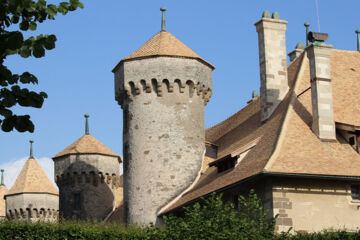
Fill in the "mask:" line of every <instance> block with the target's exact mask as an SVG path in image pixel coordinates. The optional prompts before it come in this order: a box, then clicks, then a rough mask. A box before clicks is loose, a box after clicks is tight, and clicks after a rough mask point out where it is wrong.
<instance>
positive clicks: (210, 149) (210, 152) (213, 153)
mask: <svg viewBox="0 0 360 240" xmlns="http://www.w3.org/2000/svg"><path fill="white" fill-rule="evenodd" d="M205 148H206V152H205V156H207V157H211V158H214V159H216V158H217V150H218V147H217V146H216V145H215V144H212V143H210V142H205Z"/></svg>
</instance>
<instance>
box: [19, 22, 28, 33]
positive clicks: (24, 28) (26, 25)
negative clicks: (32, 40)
mask: <svg viewBox="0 0 360 240" xmlns="http://www.w3.org/2000/svg"><path fill="white" fill-rule="evenodd" d="M19 27H20V29H21V30H23V31H27V30H28V29H29V22H28V21H26V20H23V21H22V22H21V23H20V25H19Z"/></svg>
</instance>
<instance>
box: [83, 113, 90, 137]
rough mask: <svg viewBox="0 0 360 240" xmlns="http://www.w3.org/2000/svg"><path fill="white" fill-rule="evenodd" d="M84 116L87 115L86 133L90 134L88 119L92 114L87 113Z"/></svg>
mask: <svg viewBox="0 0 360 240" xmlns="http://www.w3.org/2000/svg"><path fill="white" fill-rule="evenodd" d="M84 117H85V134H86V135H89V121H88V119H89V117H90V115H89V114H85V115H84Z"/></svg>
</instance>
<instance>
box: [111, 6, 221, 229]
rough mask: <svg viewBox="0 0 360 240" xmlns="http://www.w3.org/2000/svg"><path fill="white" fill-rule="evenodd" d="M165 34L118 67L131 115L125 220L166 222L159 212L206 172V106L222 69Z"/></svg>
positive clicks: (120, 97)
mask: <svg viewBox="0 0 360 240" xmlns="http://www.w3.org/2000/svg"><path fill="white" fill-rule="evenodd" d="M161 10H162V12H163V19H162V30H161V31H160V32H159V33H157V34H156V35H155V36H153V37H152V38H151V39H150V40H149V41H148V42H146V43H145V44H144V45H143V46H142V47H141V48H139V49H138V50H137V51H135V52H134V53H132V54H131V55H129V56H128V57H126V58H124V59H122V60H121V61H120V63H119V64H118V65H117V66H116V67H115V68H114V70H113V72H114V75H115V95H116V100H117V101H118V103H119V104H120V105H121V107H122V108H123V111H124V121H123V124H124V127H123V145H124V147H123V150H124V217H125V222H126V223H128V224H129V223H135V224H148V223H150V222H153V223H158V222H159V221H160V219H158V217H157V216H158V214H159V213H160V212H161V210H162V209H163V208H166V206H167V205H169V204H170V203H171V202H172V201H174V200H175V199H176V198H178V197H180V196H181V194H183V193H184V192H185V191H186V190H187V189H189V187H191V186H192V184H193V183H194V182H195V181H196V180H197V178H198V177H199V175H200V171H201V166H202V161H203V157H204V153H205V127H204V106H205V105H206V103H207V102H208V101H209V98H210V96H211V77H212V70H213V69H214V67H213V66H212V65H211V64H210V63H208V62H206V61H205V60H203V59H202V58H200V57H199V56H198V55H197V54H196V53H194V52H193V51H192V50H191V49H189V48H188V47H187V46H185V45H184V44H183V43H182V42H180V41H179V40H178V39H177V38H175V37H174V36H173V35H172V34H171V33H169V32H167V31H166V30H165V19H164V11H165V9H164V8H162V9H161Z"/></svg>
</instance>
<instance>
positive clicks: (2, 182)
mask: <svg viewBox="0 0 360 240" xmlns="http://www.w3.org/2000/svg"><path fill="white" fill-rule="evenodd" d="M0 171H1V182H0V186H2V185H5V184H4V169H1V170H0Z"/></svg>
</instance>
